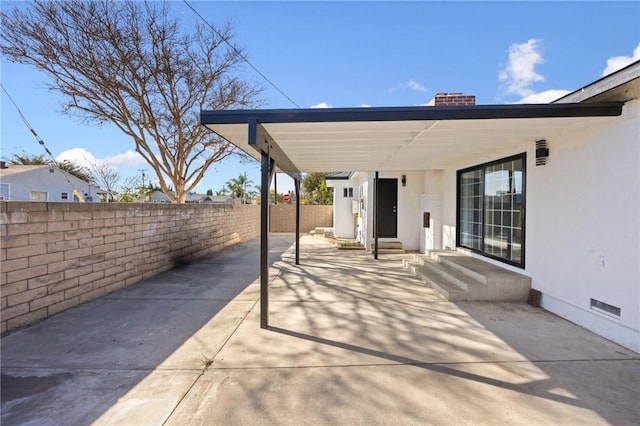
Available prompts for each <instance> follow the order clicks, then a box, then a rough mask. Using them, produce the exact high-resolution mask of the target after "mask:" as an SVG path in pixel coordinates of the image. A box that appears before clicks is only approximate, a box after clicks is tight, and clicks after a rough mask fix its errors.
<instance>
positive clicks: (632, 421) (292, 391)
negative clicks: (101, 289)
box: [1, 235, 640, 425]
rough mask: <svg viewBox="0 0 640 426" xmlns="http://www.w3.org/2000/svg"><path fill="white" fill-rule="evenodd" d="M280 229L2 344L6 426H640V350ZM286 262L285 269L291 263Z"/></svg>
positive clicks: (395, 263)
mask: <svg viewBox="0 0 640 426" xmlns="http://www.w3.org/2000/svg"><path fill="white" fill-rule="evenodd" d="M291 242H292V236H290V235H288V236H287V235H284V236H273V239H272V240H271V243H272V245H271V247H272V252H271V255H272V260H273V261H274V263H273V265H272V267H271V285H270V328H269V329H266V330H265V329H260V328H259V304H258V303H257V302H258V297H259V279H257V278H258V276H257V274H258V266H259V264H258V256H259V241H252V242H249V243H247V244H243V245H240V246H237V247H234V248H230V249H226V250H224V251H222V252H220V253H218V254H216V255H215V256H211V257H208V258H207V259H203V260H202V261H199V262H195V263H193V264H191V265H184V266H182V267H180V268H177V269H174V270H172V271H168V272H166V273H163V274H161V275H159V276H157V277H155V278H152V279H150V280H147V281H145V282H142V283H140V284H137V285H134V286H132V287H129V288H127V289H123V290H121V291H119V292H116V293H113V294H112V295H110V296H108V297H105V298H102V299H99V300H96V301H93V302H90V303H87V304H84V305H82V306H79V307H77V308H74V309H71V310H69V311H66V312H63V313H61V314H59V315H56V316H54V317H52V318H50V319H48V320H46V321H43V322H41V323H39V324H36V325H34V326H32V327H30V328H27V329H24V330H21V331H18V332H15V333H12V334H11V335H8V336H5V337H3V338H2V341H1V343H2V418H1V420H2V424H3V425H23V424H39V425H40V424H51V425H53V424H56V425H58V424H93V423H95V424H101V425H102V424H104V425H116V424H118V425H122V424H124V425H160V424H170V425H192V424H194V425H195V424H202V425H210V424H221V425H247V424H251V425H257V424H266V425H268V424H273V425H278V424H290V425H299V424H331V425H333V424H337V425H351V424H367V425H368V424H380V425H382V424H385V425H386V424H474V425H477V424H487V425H489V424H490V425H495V424H513V425H557V424H576V425H577V424H580V425H591V424H593V425H603V424H613V425H636V424H639V423H640V407H639V404H638V403H637V402H638V401H639V400H640V356H639V355H638V354H636V353H634V352H632V351H630V350H627V349H625V348H623V347H621V346H619V345H616V344H613V343H611V342H609V341H607V340H605V339H603V338H601V337H599V336H596V335H594V334H592V333H590V332H588V331H586V330H584V329H582V328H580V327H577V326H575V325H573V324H571V323H569V322H567V321H565V320H563V319H561V318H559V317H556V316H554V315H552V314H549V313H548V312H545V311H544V310H542V309H539V308H534V307H531V306H528V305H525V304H518V303H474V302H467V303H450V302H446V301H443V300H442V299H441V298H440V297H439V296H438V295H437V294H436V293H435V292H434V291H433V290H431V289H430V288H428V287H426V286H425V285H424V284H423V283H422V282H421V281H419V280H417V279H416V278H415V277H413V276H412V275H411V274H410V273H409V272H408V271H407V270H406V269H404V268H403V267H402V263H401V258H400V257H399V256H398V255H381V259H379V260H378V261H374V260H373V259H372V258H371V256H370V255H367V254H366V253H363V252H347V253H345V252H342V251H338V250H336V249H335V247H334V246H333V245H332V244H330V243H328V242H327V241H325V240H324V239H323V238H314V237H310V236H306V237H304V238H303V239H302V251H301V259H300V260H301V262H300V263H301V264H300V265H299V266H296V265H295V264H294V261H293V252H292V249H291V248H289V246H290V245H291ZM280 256H282V261H278V259H280Z"/></svg>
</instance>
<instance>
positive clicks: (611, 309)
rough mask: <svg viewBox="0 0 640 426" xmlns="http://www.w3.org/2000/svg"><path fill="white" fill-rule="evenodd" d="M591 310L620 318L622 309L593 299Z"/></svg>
mask: <svg viewBox="0 0 640 426" xmlns="http://www.w3.org/2000/svg"><path fill="white" fill-rule="evenodd" d="M591 309H593V310H594V311H599V312H603V313H605V314H609V315H613V316H615V317H618V318H620V312H621V309H620V308H618V307H617V306H613V305H610V304H608V303H604V302H601V301H599V300H596V299H591Z"/></svg>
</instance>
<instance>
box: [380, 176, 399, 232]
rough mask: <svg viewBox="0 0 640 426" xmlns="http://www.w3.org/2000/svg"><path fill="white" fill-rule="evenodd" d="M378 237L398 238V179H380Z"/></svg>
mask: <svg viewBox="0 0 640 426" xmlns="http://www.w3.org/2000/svg"><path fill="white" fill-rule="evenodd" d="M377 196H378V209H379V210H378V237H379V238H397V237H398V179H378V194H377Z"/></svg>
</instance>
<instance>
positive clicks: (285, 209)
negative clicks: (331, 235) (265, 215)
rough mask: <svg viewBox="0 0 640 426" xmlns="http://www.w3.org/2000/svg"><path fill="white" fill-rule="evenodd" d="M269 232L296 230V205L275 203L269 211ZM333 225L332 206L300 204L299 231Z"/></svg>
mask: <svg viewBox="0 0 640 426" xmlns="http://www.w3.org/2000/svg"><path fill="white" fill-rule="evenodd" d="M269 226H270V227H269V230H270V231H271V232H296V205H295V204H276V205H272V206H271V210H270V211H269ZM317 227H323V228H331V227H333V206H320V205H301V206H300V232H309V231H311V230H312V229H314V228H317Z"/></svg>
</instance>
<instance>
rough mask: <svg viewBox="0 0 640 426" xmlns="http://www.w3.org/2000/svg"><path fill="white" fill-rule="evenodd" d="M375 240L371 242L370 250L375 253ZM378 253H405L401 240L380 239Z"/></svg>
mask: <svg viewBox="0 0 640 426" xmlns="http://www.w3.org/2000/svg"><path fill="white" fill-rule="evenodd" d="M374 247H375V242H371V243H370V245H369V250H370V251H371V252H372V253H373V250H374ZM378 253H387V254H394V253H395V254H401V253H404V248H403V247H402V242H401V241H378Z"/></svg>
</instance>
